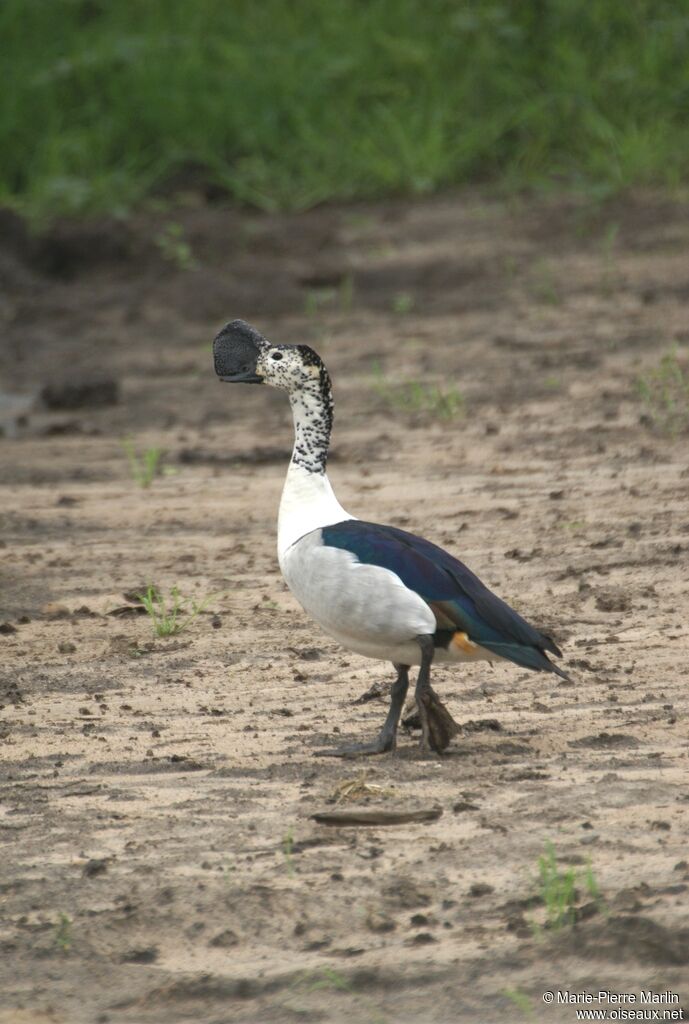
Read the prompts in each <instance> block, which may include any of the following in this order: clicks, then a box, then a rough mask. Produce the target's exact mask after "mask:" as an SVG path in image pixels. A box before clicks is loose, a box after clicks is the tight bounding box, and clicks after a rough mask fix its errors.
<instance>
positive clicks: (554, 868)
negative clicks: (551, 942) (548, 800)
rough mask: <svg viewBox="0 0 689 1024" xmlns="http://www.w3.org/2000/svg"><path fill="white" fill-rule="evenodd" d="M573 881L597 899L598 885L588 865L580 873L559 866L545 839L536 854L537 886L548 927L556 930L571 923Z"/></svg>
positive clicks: (574, 902) (574, 896) (574, 910)
mask: <svg viewBox="0 0 689 1024" xmlns="http://www.w3.org/2000/svg"><path fill="white" fill-rule="evenodd" d="M577 885H583V887H584V889H585V890H586V892H587V893H588V895H589V896H590V897H591V899H593V900H595V901H596V902H599V901H600V888H599V886H598V882H597V880H596V877H595V875H594V873H593V869H592V867H591V865H590V864H588V865H587V867H586V871H584V872H583V875H579V874H578V873H577V871H576V869H575V868H562V867H560V865H559V864H558V862H557V856H556V854H555V847H554V846H553V844H552V843H546V844H545V850H544V852H543V853H542V854H541V856H540V857H539V858H538V890H539V896H540V897H541V899H542V901H543V905H544V906H545V915H546V926H547V927H548V928H552V929H554V930H556V929H558V928H562V927H564V926H566V925H572V924H574V922H575V921H576V919H577V902H578V900H579V893H578V891H577Z"/></svg>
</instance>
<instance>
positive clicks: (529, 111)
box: [0, 0, 689, 215]
mask: <svg viewBox="0 0 689 1024" xmlns="http://www.w3.org/2000/svg"><path fill="white" fill-rule="evenodd" d="M0 39H1V40H2V46H1V47H0V50H1V55H0V71H1V73H2V82H3V89H2V98H1V100H0V142H1V145H0V202H10V203H13V204H14V205H19V206H20V207H23V208H24V209H26V210H27V211H29V212H32V213H34V214H38V215H40V214H45V213H52V212H64V211H92V210H108V211H111V212H117V211H119V210H126V209H127V208H129V207H130V206H131V205H132V204H135V203H137V202H140V201H141V199H142V198H143V197H145V196H146V195H149V194H150V193H151V192H152V191H154V190H155V189H156V188H158V187H160V185H161V184H162V183H163V182H165V180H166V179H169V178H170V176H171V175H174V174H175V173H179V172H180V171H181V170H183V169H185V168H189V166H190V165H193V166H195V167H197V168H200V169H201V170H202V172H203V174H205V175H206V176H207V179H208V180H209V181H211V182H214V183H217V185H218V186H220V187H221V188H223V189H227V190H228V192H229V193H230V195H231V196H233V197H234V198H236V199H238V200H240V201H244V202H248V203H252V204H255V205H257V206H259V207H262V208H266V209H275V208H291V209H298V208H303V207H307V206H311V205H313V204H314V203H318V202H320V201H323V200H327V199H333V198H350V197H369V196H379V195H384V194H390V193H423V192H429V191H431V190H433V189H436V188H438V187H441V186H445V185H449V184H454V183H462V182H472V181H482V182H484V181H493V182H498V183H500V184H502V185H505V186H506V187H508V188H509V187H521V186H524V185H531V186H539V187H540V186H545V185H548V183H555V184H556V185H558V186H562V185H565V186H567V187H572V186H574V187H582V188H585V189H588V190H592V191H594V192H595V191H596V190H598V191H600V192H601V193H602V194H606V193H607V192H609V191H614V190H617V189H619V188H624V187H626V186H628V185H630V184H649V183H654V184H655V183H657V184H664V185H667V184H670V185H673V184H677V183H679V182H681V181H682V180H686V178H687V175H688V167H689V162H688V160H687V154H688V153H689V5H688V4H687V3H685V2H679V3H678V2H677V0H672V2H668V0H504V2H502V3H492V2H486V0H467V2H464V3H461V2H457V0H452V2H450V0H335V2H333V0H298V2H289V0H262V2H261V3H253V2H249V0H193V2H190V0H118V2H114V0H3V2H2V4H0Z"/></svg>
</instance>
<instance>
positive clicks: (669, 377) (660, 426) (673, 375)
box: [636, 350, 689, 437]
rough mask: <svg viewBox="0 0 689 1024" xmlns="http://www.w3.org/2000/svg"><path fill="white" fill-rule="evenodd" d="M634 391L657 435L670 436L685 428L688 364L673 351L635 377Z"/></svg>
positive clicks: (688, 412)
mask: <svg viewBox="0 0 689 1024" xmlns="http://www.w3.org/2000/svg"><path fill="white" fill-rule="evenodd" d="M636 392H637V394H638V396H639V398H640V399H641V401H642V403H643V405H644V408H645V410H646V415H647V417H648V419H649V420H650V422H651V424H652V426H654V427H655V428H656V429H657V430H658V431H659V432H660V433H661V434H669V435H670V436H671V437H674V436H675V435H677V434H679V433H681V432H682V431H684V430H686V429H687V428H689V365H687V363H686V362H682V361H681V360H680V358H679V355H678V353H677V351H676V350H675V351H673V352H668V353H666V354H665V355H664V356H663V357H662V359H661V360H660V362H659V363H658V364H657V366H654V367H652V368H651V369H650V370H648V372H647V373H645V374H644V375H643V376H641V377H638V378H637V380H636Z"/></svg>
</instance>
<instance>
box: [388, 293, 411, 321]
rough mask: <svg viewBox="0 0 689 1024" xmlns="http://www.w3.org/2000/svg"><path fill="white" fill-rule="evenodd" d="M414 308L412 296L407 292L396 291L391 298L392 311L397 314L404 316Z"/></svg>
mask: <svg viewBox="0 0 689 1024" xmlns="http://www.w3.org/2000/svg"><path fill="white" fill-rule="evenodd" d="M413 308H414V296H413V295H411V294H410V293H409V292H398V293H397V295H395V297H394V299H393V300H392V311H393V313H397V315H398V316H406V315H407V314H408V313H411V311H412V310H413Z"/></svg>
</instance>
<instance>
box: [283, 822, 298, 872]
mask: <svg viewBox="0 0 689 1024" xmlns="http://www.w3.org/2000/svg"><path fill="white" fill-rule="evenodd" d="M293 851H294V829H293V828H292V826H291V825H290V827H289V828H288V829H287V832H286V833H285V836H284V838H283V840H282V853H283V856H284V858H285V867H286V868H287V874H288V875H289V877H290V878H294V875H295V870H294V856H293Z"/></svg>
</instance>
